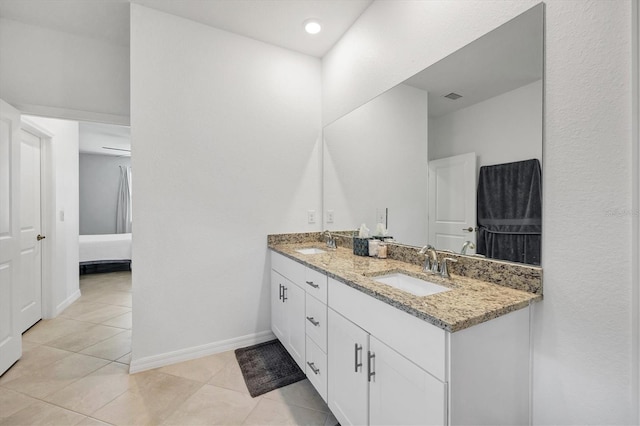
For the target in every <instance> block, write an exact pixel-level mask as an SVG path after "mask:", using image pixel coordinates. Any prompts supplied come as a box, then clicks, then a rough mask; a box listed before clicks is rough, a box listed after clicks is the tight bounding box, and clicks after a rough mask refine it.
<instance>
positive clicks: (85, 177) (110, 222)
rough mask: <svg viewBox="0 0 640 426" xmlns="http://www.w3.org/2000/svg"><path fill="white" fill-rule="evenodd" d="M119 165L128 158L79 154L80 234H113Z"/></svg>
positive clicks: (128, 164)
mask: <svg viewBox="0 0 640 426" xmlns="http://www.w3.org/2000/svg"><path fill="white" fill-rule="evenodd" d="M119 166H131V158H130V157H118V156H115V155H97V154H83V153H81V154H80V235H95V234H115V233H116V209H117V206H118V189H119V188H120V167H119Z"/></svg>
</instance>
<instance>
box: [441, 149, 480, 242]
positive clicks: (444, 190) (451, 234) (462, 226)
mask: <svg viewBox="0 0 640 426" xmlns="http://www.w3.org/2000/svg"><path fill="white" fill-rule="evenodd" d="M429 195H430V196H429V243H430V244H431V245H434V246H435V247H436V248H437V249H439V250H452V251H454V252H456V253H459V252H460V250H462V246H463V245H464V243H465V241H471V242H472V243H473V244H474V245H475V243H476V227H477V224H476V209H477V207H476V154H475V153H473V152H472V153H468V154H462V155H456V156H454V157H447V158H442V159H440V160H433V161H429ZM473 253H475V250H473V249H471V248H468V249H467V254H473Z"/></svg>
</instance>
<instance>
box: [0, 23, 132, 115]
mask: <svg viewBox="0 0 640 426" xmlns="http://www.w3.org/2000/svg"><path fill="white" fill-rule="evenodd" d="M0 93H2V98H3V99H4V100H6V101H7V102H9V103H10V104H12V105H14V106H15V107H16V108H18V109H19V110H20V111H21V112H26V113H31V114H37V115H44V116H49V117H59V118H69V119H77V120H83V119H86V120H89V121H102V122H108V123H114V124H128V123H129V48H128V46H122V45H118V44H114V43H109V42H105V41H101V40H97V39H91V38H88V37H81V36H77V35H74V34H69V33H64V32H61V31H54V30H50V29H46V28H42V27H38V26H34V25H28V24H24V23H22V22H17V21H13V20H9V19H4V18H3V19H0Z"/></svg>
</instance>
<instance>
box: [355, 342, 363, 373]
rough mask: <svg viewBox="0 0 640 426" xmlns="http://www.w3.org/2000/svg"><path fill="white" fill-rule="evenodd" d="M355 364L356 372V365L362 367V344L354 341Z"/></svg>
mask: <svg viewBox="0 0 640 426" xmlns="http://www.w3.org/2000/svg"><path fill="white" fill-rule="evenodd" d="M358 352H360V362H358ZM355 357H356V360H355V366H356V373H357V372H358V367H360V368H362V345H359V344H357V343H356V347H355Z"/></svg>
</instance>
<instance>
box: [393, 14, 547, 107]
mask: <svg viewBox="0 0 640 426" xmlns="http://www.w3.org/2000/svg"><path fill="white" fill-rule="evenodd" d="M542 13H543V12H542V7H536V8H534V9H531V10H530V11H528V12H525V13H523V14H522V15H519V16H517V17H516V18H514V19H512V20H511V21H509V22H507V23H505V24H503V25H501V26H500V27H498V28H496V29H495V30H493V31H491V32H489V33H487V34H485V35H484V36H482V37H480V38H479V39H477V40H475V41H473V42H472V43H470V44H468V45H467V46H465V47H463V48H462V49H460V50H458V51H456V52H454V53H452V54H451V55H449V56H447V57H446V58H444V59H442V60H441V61H439V62H437V63H435V64H433V65H431V66H430V67H428V68H426V69H425V70H424V71H421V72H419V73H418V74H416V75H414V76H413V77H411V78H409V79H407V80H406V81H405V82H404V83H405V84H407V85H409V86H413V87H417V88H419V89H423V90H426V91H427V92H429V115H430V116H431V117H439V116H442V115H445V114H448V113H450V112H453V111H457V110H459V109H462V108H466V107H468V106H471V105H474V104H476V103H478V102H482V101H484V100H487V99H490V98H493V97H494V96H498V95H500V94H503V93H506V92H509V91H511V90H514V89H517V88H518V87H522V86H524V85H526V84H529V83H533V82H534V81H538V80H540V79H541V78H542V70H543V47H542V46H543V28H542V24H541V23H542ZM451 92H454V93H457V94H459V95H461V96H462V97H461V98H459V99H457V100H451V99H448V98H445V97H444V96H445V95H447V94H449V93H451Z"/></svg>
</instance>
